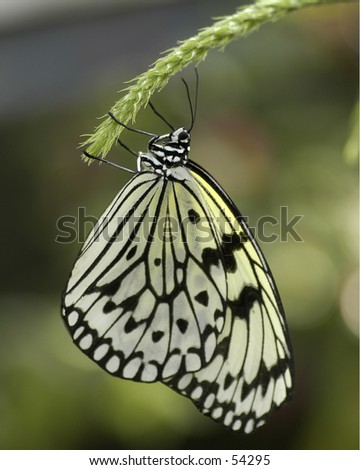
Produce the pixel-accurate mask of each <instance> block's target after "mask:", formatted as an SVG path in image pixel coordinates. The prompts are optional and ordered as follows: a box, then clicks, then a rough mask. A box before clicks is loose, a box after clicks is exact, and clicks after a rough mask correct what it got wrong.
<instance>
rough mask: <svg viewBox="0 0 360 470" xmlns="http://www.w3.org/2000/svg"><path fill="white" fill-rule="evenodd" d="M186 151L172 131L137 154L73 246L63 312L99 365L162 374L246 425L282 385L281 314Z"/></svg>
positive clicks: (238, 232)
mask: <svg viewBox="0 0 360 470" xmlns="http://www.w3.org/2000/svg"><path fill="white" fill-rule="evenodd" d="M189 150H190V132H189V131H187V130H186V129H184V128H179V129H177V130H174V131H173V132H171V133H169V134H165V135H162V136H154V137H152V139H151V140H150V141H149V144H148V152H146V153H143V152H141V153H140V154H139V156H138V173H136V174H135V176H133V178H132V179H131V180H130V181H129V182H128V183H127V185H125V187H124V188H123V189H122V190H121V191H120V192H119V194H118V195H117V196H116V197H115V199H114V200H113V202H112V203H111V204H110V205H109V207H108V209H107V210H106V211H105V213H104V214H103V215H102V217H101V218H100V219H99V221H98V224H97V225H96V226H95V227H94V229H93V230H92V232H91V233H90V235H89V237H88V239H87V241H86V242H85V244H84V246H83V248H82V250H81V252H80V255H79V257H78V259H77V261H76V263H75V265H74V268H73V272H72V274H71V276H70V279H69V282H68V285H67V288H66V291H65V293H64V296H63V316H64V320H65V323H66V325H67V328H68V329H69V331H70V334H71V336H72V338H73V340H74V342H75V344H77V345H78V347H79V348H80V349H81V350H82V351H83V352H84V353H85V354H86V355H87V356H89V357H90V358H91V359H92V360H94V361H95V362H96V363H98V364H99V365H100V366H101V367H102V368H103V369H105V370H106V371H107V372H109V373H111V374H113V375H115V376H118V377H121V378H126V379H132V380H137V381H143V382H155V381H162V382H164V383H165V384H166V385H168V386H170V387H171V388H173V389H174V390H176V391H177V392H179V393H181V394H183V395H185V396H187V397H188V398H190V399H191V400H192V401H193V402H194V403H195V405H196V406H197V407H198V408H199V409H200V411H202V412H203V413H204V414H208V415H209V416H210V417H211V418H212V419H214V420H215V421H219V422H221V423H222V424H224V425H225V426H228V427H230V428H231V429H233V430H239V429H242V430H243V431H245V432H251V431H252V430H253V429H255V428H256V427H258V426H260V425H262V424H263V423H264V422H265V419H266V418H267V416H268V415H269V414H270V412H271V410H272V408H274V407H278V406H280V405H281V404H282V403H283V402H284V401H286V400H287V399H288V398H289V397H290V396H291V393H292V388H293V370H292V354H291V347H290V342H289V338H288V332H287V326H286V323H285V317H284V312H283V308H282V304H281V301H280V297H279V294H278V291H277V288H276V286H275V283H274V280H273V277H272V275H271V272H270V270H269V267H268V265H267V263H266V261H265V259H264V257H263V255H262V253H261V251H260V249H259V247H258V245H257V243H256V241H255V239H254V237H253V235H252V234H251V232H250V230H249V229H248V227H247V225H246V223H245V220H244V218H243V217H242V216H241V214H240V212H239V211H238V209H237V208H236V206H235V205H234V203H233V202H232V201H231V199H230V198H229V196H227V194H226V193H225V192H224V190H223V189H222V188H221V187H220V186H219V184H218V183H217V182H216V181H215V180H214V179H213V178H212V177H211V176H210V175H209V174H208V173H207V172H206V170H204V169H203V168H201V167H200V166H199V165H197V164H196V163H195V162H193V161H191V160H189V158H188V153H189Z"/></svg>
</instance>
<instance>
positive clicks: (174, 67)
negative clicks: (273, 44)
mask: <svg viewBox="0 0 360 470" xmlns="http://www.w3.org/2000/svg"><path fill="white" fill-rule="evenodd" d="M331 3H336V0H258V1H257V2H256V3H254V4H251V5H248V6H244V7H242V8H240V9H239V10H237V11H236V13H234V14H233V15H230V16H226V17H222V18H219V19H217V21H215V23H214V24H213V25H212V26H209V27H207V28H204V29H202V30H200V32H199V33H198V34H197V35H196V36H193V37H191V38H189V39H187V40H185V41H182V42H180V43H179V45H178V47H175V48H173V49H170V50H169V51H166V52H167V54H166V55H165V56H163V57H161V58H160V59H158V60H157V61H156V62H155V63H154V64H153V66H152V67H151V68H150V69H149V70H148V71H147V72H144V73H142V74H141V75H139V76H138V77H137V78H135V79H134V80H132V81H133V82H134V84H133V85H131V86H129V87H128V88H126V89H125V90H126V91H127V93H126V94H125V95H124V96H123V97H122V98H121V99H120V100H119V101H117V102H116V103H115V104H114V106H113V107H112V108H111V112H112V113H113V114H114V115H115V116H116V117H117V119H118V120H119V121H121V122H123V123H124V124H128V123H132V122H134V120H135V117H136V115H137V113H138V111H139V110H140V109H141V108H143V107H145V106H146V105H147V104H148V102H149V99H150V97H151V95H152V94H153V93H154V92H155V91H156V90H161V89H162V88H163V87H164V86H165V85H166V84H167V82H168V80H169V78H170V77H171V76H173V75H175V74H177V73H178V72H179V71H180V70H182V69H183V68H185V67H186V66H188V65H189V64H191V63H195V64H198V63H199V62H200V61H202V60H203V59H204V58H205V57H206V54H207V53H208V52H209V51H210V50H211V49H217V48H220V49H224V48H225V47H226V46H227V45H228V44H229V43H230V42H231V41H233V40H234V39H238V38H240V37H244V36H247V35H248V34H250V33H251V32H253V31H255V30H256V29H257V28H259V27H260V26H262V25H263V24H265V23H268V22H271V21H277V20H279V19H281V18H282V17H284V16H285V15H286V14H288V13H291V12H293V11H296V10H300V9H302V8H305V7H309V6H314V5H323V4H331ZM122 131H123V127H122V126H120V125H119V124H117V123H116V122H115V121H114V120H113V119H111V118H110V117H109V116H108V115H107V116H106V117H105V119H104V120H103V121H102V122H101V124H100V125H99V126H98V127H97V128H96V129H95V132H94V133H93V134H90V135H88V139H87V140H86V141H85V142H84V145H89V147H88V148H87V151H88V152H89V153H90V154H92V155H96V156H102V157H105V156H106V155H107V153H108V152H109V150H110V149H111V147H112V145H113V144H114V142H115V141H116V140H117V139H118V138H119V136H120V134H121V132H122Z"/></svg>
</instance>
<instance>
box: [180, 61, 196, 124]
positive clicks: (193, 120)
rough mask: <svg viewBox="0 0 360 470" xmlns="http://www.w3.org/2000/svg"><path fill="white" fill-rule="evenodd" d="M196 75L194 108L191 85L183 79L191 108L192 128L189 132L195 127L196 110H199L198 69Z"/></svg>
mask: <svg viewBox="0 0 360 470" xmlns="http://www.w3.org/2000/svg"><path fill="white" fill-rule="evenodd" d="M195 75H196V87H195V103H194V106H193V104H192V101H191V96H190V90H189V85H188V84H187V82H186V81H185V80H184V79H183V78H181V80H182V81H183V83H184V85H185V88H186V96H187V99H188V102H189V106H190V113H191V126H190V129H189V131H191V129H192V128H193V126H194V122H195V117H196V110H197V102H198V94H199V74H198V71H197V68H195Z"/></svg>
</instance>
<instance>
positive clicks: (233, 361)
mask: <svg viewBox="0 0 360 470" xmlns="http://www.w3.org/2000/svg"><path fill="white" fill-rule="evenodd" d="M189 166H190V168H191V173H192V175H193V177H194V179H195V180H196V182H197V184H198V186H199V188H200V191H203V192H204V193H205V194H206V195H207V196H206V198H207V201H208V208H209V212H210V213H211V214H212V216H213V221H214V227H215V228H216V231H217V238H218V239H221V240H222V244H221V245H220V247H219V251H218V256H219V258H223V259H224V266H225V269H226V281H227V286H228V290H227V295H228V297H227V305H228V307H227V309H226V320H225V326H224V329H223V331H222V333H221V335H220V337H219V339H218V345H217V348H216V353H215V354H214V357H213V359H212V361H211V362H210V364H208V365H207V366H205V367H204V368H203V369H201V370H200V371H197V372H194V373H189V374H185V375H182V376H176V377H173V378H171V379H170V380H169V381H167V383H168V385H169V386H170V387H172V388H173V389H175V390H177V391H178V392H180V393H182V394H183V395H186V396H188V397H189V398H191V399H192V400H193V401H194V403H195V405H196V406H197V407H198V408H199V409H200V411H202V412H203V413H204V414H208V415H209V416H210V417H211V418H212V419H214V420H215V421H219V422H221V423H223V424H224V425H226V426H229V427H231V428H232V429H233V430H239V429H242V430H243V431H245V432H251V431H253V430H254V429H255V428H256V427H259V426H261V425H262V424H264V422H265V419H266V418H267V416H268V415H269V413H270V411H271V409H272V408H273V407H278V406H280V405H281V404H282V403H283V402H284V401H286V400H287V399H289V397H290V395H291V391H292V388H293V374H292V358H291V351H290V346H289V344H290V343H289V338H288V333H287V327H286V324H285V319H284V314H283V308H282V305H281V301H280V298H279V295H278V292H277V290H276V286H275V283H274V280H273V278H272V275H271V273H270V270H269V268H268V266H267V263H266V261H265V260H264V257H263V255H262V254H261V252H260V249H259V247H258V246H257V244H256V242H255V240H254V238H253V236H252V234H251V232H250V230H249V229H248V227H247V226H246V224H245V221H244V219H243V217H242V216H241V215H240V213H239V211H238V210H237V209H236V207H235V206H234V204H233V203H232V201H231V200H230V199H229V197H228V196H227V195H226V194H225V193H224V191H223V190H222V189H221V188H220V186H219V185H218V184H217V183H216V182H215V181H214V180H213V179H212V178H211V177H210V176H209V175H208V174H207V173H206V172H205V170H203V169H201V168H200V167H199V166H198V165H195V164H193V163H192V162H191V163H189ZM204 197H205V196H204Z"/></svg>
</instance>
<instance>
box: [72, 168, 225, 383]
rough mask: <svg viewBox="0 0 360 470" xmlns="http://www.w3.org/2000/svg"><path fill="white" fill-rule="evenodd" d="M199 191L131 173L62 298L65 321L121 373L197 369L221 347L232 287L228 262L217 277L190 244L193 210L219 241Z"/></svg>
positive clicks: (211, 242)
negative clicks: (226, 273)
mask: <svg viewBox="0 0 360 470" xmlns="http://www.w3.org/2000/svg"><path fill="white" fill-rule="evenodd" d="M182 171H183V173H184V176H185V177H186V175H187V171H186V170H184V169H183V170H182ZM194 189H195V191H194V192H190V191H187V190H185V189H184V187H183V185H182V183H180V182H178V181H173V182H170V181H167V180H164V179H162V178H160V177H159V176H157V175H155V174H154V173H146V172H142V173H140V174H138V175H136V176H134V177H133V178H132V180H131V181H130V182H129V183H128V184H127V185H126V186H125V188H124V189H123V190H122V191H121V192H120V193H119V195H118V196H117V197H116V198H115V200H114V201H113V203H112V204H110V206H109V208H108V210H107V211H106V212H105V213H104V214H103V216H102V217H101V218H100V220H99V222H98V224H97V226H96V227H95V228H94V229H93V231H92V232H91V233H90V235H89V237H88V240H87V241H86V242H85V244H84V247H83V249H82V251H81V253H80V256H79V258H78V260H77V261H76V263H75V266H74V268H73V272H72V275H71V277H70V280H69V283H68V286H67V290H66V294H65V295H64V300H63V314H64V316H65V319H66V323H67V326H68V328H69V330H70V333H71V335H72V336H73V339H74V341H75V343H76V344H77V345H78V346H79V347H80V348H81V349H82V350H83V352H84V353H85V354H87V355H88V356H89V357H90V358H91V359H93V360H94V361H96V362H97V363H98V364H99V365H101V366H102V367H103V368H104V369H105V370H107V371H108V372H110V373H112V374H114V375H117V376H119V377H123V378H129V379H133V380H141V381H146V382H152V381H156V380H161V379H166V378H168V377H170V376H172V375H174V374H176V373H179V372H180V373H186V372H189V371H195V370H199V369H200V368H202V367H203V366H204V365H206V364H207V363H209V361H210V359H211V357H212V355H213V354H214V351H215V347H216V344H217V338H218V336H219V334H220V332H221V331H222V329H223V325H224V317H225V313H224V310H225V309H224V306H225V299H226V296H227V291H226V290H227V285H226V282H225V276H224V267H223V265H222V264H221V263H219V262H218V261H217V262H216V265H214V266H212V270H211V275H210V271H209V270H208V271H207V270H204V269H203V260H202V258H201V253H200V254H199V252H198V250H197V249H193V245H192V244H193V240H195V238H196V236H197V227H196V217H198V218H199V219H201V220H202V223H203V224H204V226H205V228H206V229H207V233H208V234H209V235H208V240H207V241H206V242H204V243H205V246H206V249H208V250H212V251H216V250H217V243H218V240H216V236H214V233H212V230H213V228H212V225H211V224H212V220H211V219H209V215H208V214H207V213H206V206H205V205H204V201H203V200H202V197H201V194H200V197H199V195H198V194H196V187H194ZM190 208H191V209H190ZM204 211H205V212H204ZM195 212H196V214H197V216H195V215H194V214H195Z"/></svg>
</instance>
